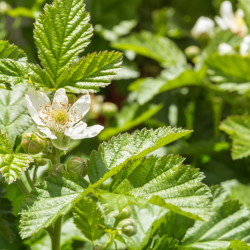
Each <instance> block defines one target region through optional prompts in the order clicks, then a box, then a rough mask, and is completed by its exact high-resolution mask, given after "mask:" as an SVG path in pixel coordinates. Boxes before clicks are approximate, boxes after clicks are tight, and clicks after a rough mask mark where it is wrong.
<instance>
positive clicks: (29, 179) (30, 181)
mask: <svg viewBox="0 0 250 250" xmlns="http://www.w3.org/2000/svg"><path fill="white" fill-rule="evenodd" d="M25 176H26V179H27V181H28V183H29V185H30V187H31V188H32V189H34V188H35V186H34V184H33V182H32V180H31V178H30V174H29V172H28V170H26V171H25Z"/></svg>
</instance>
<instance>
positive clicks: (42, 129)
mask: <svg viewBox="0 0 250 250" xmlns="http://www.w3.org/2000/svg"><path fill="white" fill-rule="evenodd" d="M38 129H39V130H40V131H41V132H42V133H44V134H45V135H46V136H47V137H48V138H50V139H57V137H56V136H55V135H53V134H52V132H51V130H50V129H49V128H48V127H41V126H38Z"/></svg>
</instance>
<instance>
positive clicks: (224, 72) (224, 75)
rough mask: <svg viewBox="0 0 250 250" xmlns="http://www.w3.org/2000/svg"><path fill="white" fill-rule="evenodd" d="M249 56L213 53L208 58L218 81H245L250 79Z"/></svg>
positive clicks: (214, 76) (212, 72)
mask: <svg viewBox="0 0 250 250" xmlns="http://www.w3.org/2000/svg"><path fill="white" fill-rule="evenodd" d="M249 63H250V57H249V56H245V57H243V56H241V55H238V54H234V55H219V54H218V53H213V54H212V55H211V56H210V57H209V58H207V60H206V64H207V65H208V67H209V69H210V70H211V74H212V76H213V78H214V79H215V80H216V81H218V82H229V83H234V82H235V83H245V82H249V81H250V76H249V74H248V72H249V69H250V68H249V65H250V64H249Z"/></svg>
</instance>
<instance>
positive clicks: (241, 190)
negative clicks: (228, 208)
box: [221, 180, 250, 207]
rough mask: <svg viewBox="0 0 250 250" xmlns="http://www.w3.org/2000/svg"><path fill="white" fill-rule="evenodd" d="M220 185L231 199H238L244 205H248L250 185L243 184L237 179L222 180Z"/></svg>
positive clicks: (249, 205) (249, 201)
mask: <svg viewBox="0 0 250 250" xmlns="http://www.w3.org/2000/svg"><path fill="white" fill-rule="evenodd" d="M221 186H222V187H223V188H224V189H225V190H226V191H227V192H228V193H229V194H230V197H231V198H232V199H234V200H238V201H239V202H240V203H242V204H243V205H245V206H246V207H250V197H249V194H250V186H248V185H244V184H242V183H240V182H239V181H237V180H230V181H225V182H222V183H221Z"/></svg>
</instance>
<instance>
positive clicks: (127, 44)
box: [112, 31, 186, 67]
mask: <svg viewBox="0 0 250 250" xmlns="http://www.w3.org/2000/svg"><path fill="white" fill-rule="evenodd" d="M112 46H113V47H114V48H116V49H120V50H132V51H134V52H135V53H137V54H139V55H142V56H146V57H149V58H152V59H154V60H156V61H157V62H159V63H160V65H161V66H163V67H169V66H173V65H177V64H178V65H184V64H186V59H185V56H184V54H183V53H182V51H181V50H180V49H179V48H178V47H177V46H176V45H175V43H174V42H173V41H171V40H170V39H168V38H166V37H163V36H158V35H155V34H153V33H150V32H148V31H143V32H141V33H139V34H137V33H136V34H132V35H130V36H128V37H125V38H121V39H120V40H119V41H116V42H114V43H112Z"/></svg>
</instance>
